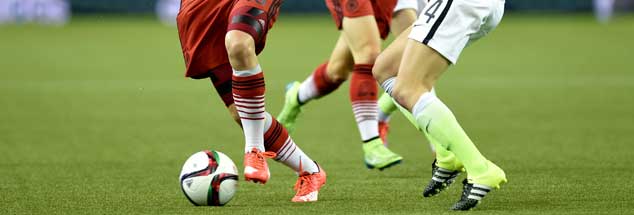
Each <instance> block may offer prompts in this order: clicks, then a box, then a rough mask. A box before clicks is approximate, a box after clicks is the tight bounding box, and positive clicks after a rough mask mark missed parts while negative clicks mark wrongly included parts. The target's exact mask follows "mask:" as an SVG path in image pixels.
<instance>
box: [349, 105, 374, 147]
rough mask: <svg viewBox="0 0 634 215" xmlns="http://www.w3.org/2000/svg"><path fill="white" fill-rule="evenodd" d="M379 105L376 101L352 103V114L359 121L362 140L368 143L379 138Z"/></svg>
mask: <svg viewBox="0 0 634 215" xmlns="http://www.w3.org/2000/svg"><path fill="white" fill-rule="evenodd" d="M377 109H378V104H377V103H376V101H357V102H353V103H352V112H354V117H355V119H356V120H357V127H359V133H360V134H361V140H363V141H364V142H365V141H368V140H371V139H373V138H375V137H378V136H379V122H378V120H379V119H378V113H377Z"/></svg>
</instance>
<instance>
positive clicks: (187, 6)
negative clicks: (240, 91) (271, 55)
mask: <svg viewBox="0 0 634 215" xmlns="http://www.w3.org/2000/svg"><path fill="white" fill-rule="evenodd" d="M281 3H282V0H182V1H181V9H180V11H179V13H178V16H177V18H176V23H177V26H178V36H179V37H180V41H181V47H182V49H183V56H184V58H185V66H186V72H185V76H186V77H191V78H195V79H200V78H207V77H211V76H212V74H213V73H214V71H213V70H214V69H217V68H218V69H220V68H219V67H224V68H226V65H225V66H222V65H224V64H228V63H229V58H228V56H227V50H226V48H225V34H226V33H227V32H228V31H230V30H240V31H243V32H246V33H249V34H251V36H252V37H253V39H254V40H255V46H256V54H259V53H260V52H261V51H262V50H263V49H264V45H265V43H266V34H267V33H268V31H269V29H271V28H272V27H273V23H275V20H276V19H277V15H278V14H279V7H280V5H281ZM229 68H230V67H229ZM220 70H222V73H226V72H227V71H226V69H220ZM228 72H229V74H216V75H215V76H221V77H224V76H227V75H228V76H229V77H231V70H230V69H229V70H228ZM221 79H224V78H221ZM229 80H231V78H229ZM215 84H216V83H215V82H214V85H215ZM229 87H230V86H229Z"/></svg>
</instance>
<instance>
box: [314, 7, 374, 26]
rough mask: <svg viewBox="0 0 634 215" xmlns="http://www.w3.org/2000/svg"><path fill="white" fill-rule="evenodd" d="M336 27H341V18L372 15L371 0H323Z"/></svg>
mask: <svg viewBox="0 0 634 215" xmlns="http://www.w3.org/2000/svg"><path fill="white" fill-rule="evenodd" d="M325 1H326V7H327V8H328V11H329V12H330V15H331V16H332V18H333V20H334V21H335V25H336V26H337V29H339V30H341V28H342V27H343V18H344V17H349V18H354V17H361V16H374V10H373V8H372V2H371V1H370V0H325Z"/></svg>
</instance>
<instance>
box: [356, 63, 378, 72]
mask: <svg viewBox="0 0 634 215" xmlns="http://www.w3.org/2000/svg"><path fill="white" fill-rule="evenodd" d="M372 67H374V64H355V65H354V67H353V68H352V72H354V73H368V74H372Z"/></svg>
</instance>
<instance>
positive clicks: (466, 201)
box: [451, 179, 491, 211]
mask: <svg viewBox="0 0 634 215" xmlns="http://www.w3.org/2000/svg"><path fill="white" fill-rule="evenodd" d="M462 184H464V186H463V190H462V196H461V197H460V200H459V201H458V202H456V204H454V205H453V207H451V210H458V211H468V210H471V209H472V208H474V207H476V206H477V205H478V203H480V201H481V200H482V198H484V196H486V195H487V193H489V192H490V191H491V188H490V187H489V186H485V185H480V184H470V183H469V182H468V181H467V179H465V180H464V181H462Z"/></svg>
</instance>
